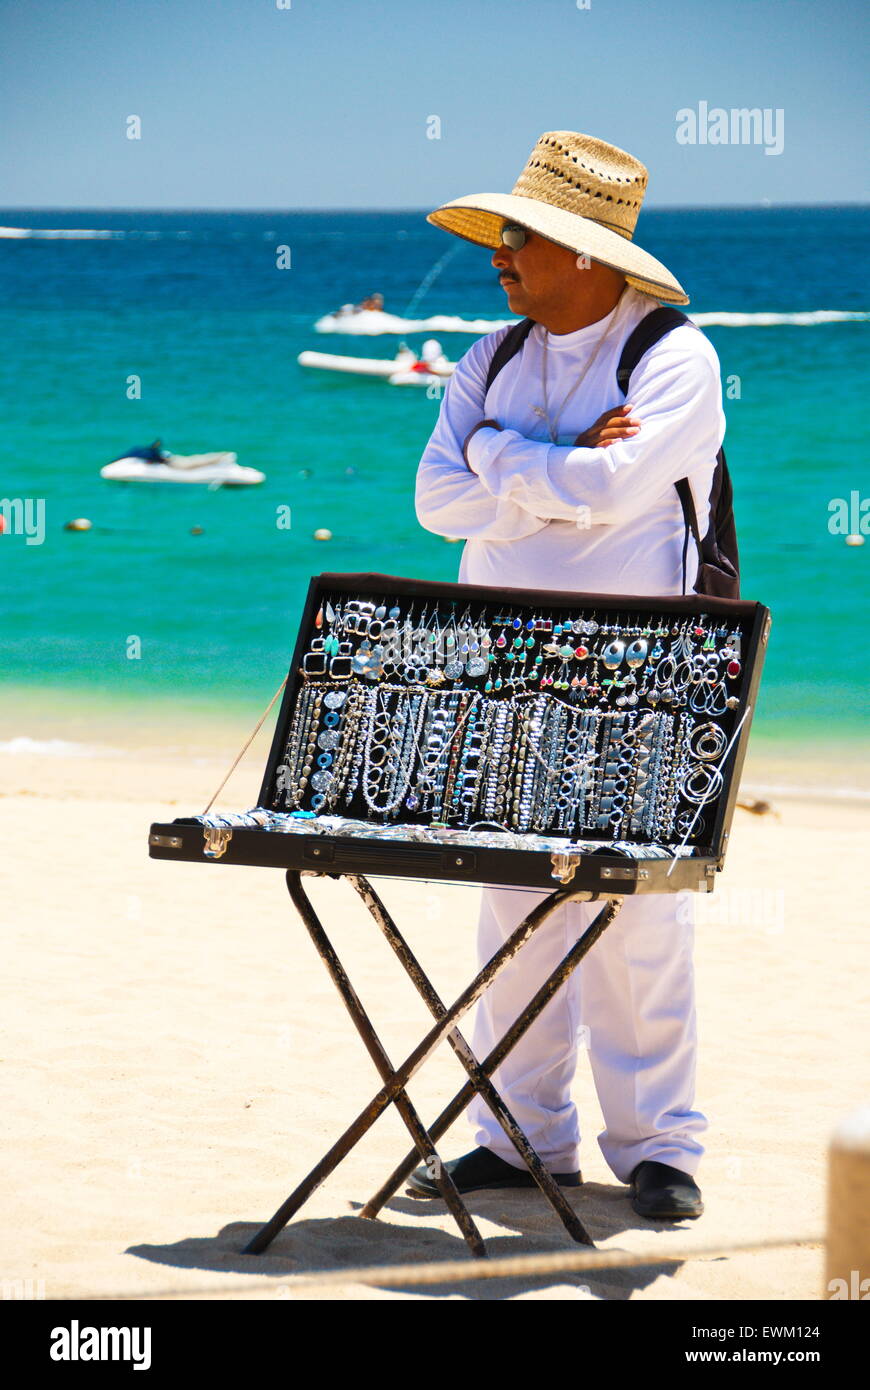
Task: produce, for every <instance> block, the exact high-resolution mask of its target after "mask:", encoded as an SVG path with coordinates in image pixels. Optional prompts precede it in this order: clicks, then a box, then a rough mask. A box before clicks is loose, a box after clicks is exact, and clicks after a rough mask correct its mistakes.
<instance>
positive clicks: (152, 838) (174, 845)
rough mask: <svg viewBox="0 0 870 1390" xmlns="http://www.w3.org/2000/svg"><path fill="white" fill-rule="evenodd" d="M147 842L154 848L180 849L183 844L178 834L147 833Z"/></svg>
mask: <svg viewBox="0 0 870 1390" xmlns="http://www.w3.org/2000/svg"><path fill="white" fill-rule="evenodd" d="M148 843H149V845H153V846H154V847H155V849H182V848H183V846H184V841H183V840H182V838H181V836H180V835H149V836H148Z"/></svg>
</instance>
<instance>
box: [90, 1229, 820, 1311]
mask: <svg viewBox="0 0 870 1390" xmlns="http://www.w3.org/2000/svg"><path fill="white" fill-rule="evenodd" d="M824 1240H825V1237H824V1233H820V1234H817V1235H802V1236H774V1237H772V1238H771V1239H769V1240H756V1241H745V1242H741V1243H739V1244H734V1245H704V1246H696V1247H694V1249H683V1250H644V1251H641V1252H639V1253H637V1252H633V1251H630V1250H591V1251H590V1250H586V1251H584V1250H556V1251H554V1252H553V1253H552V1254H548V1255H513V1256H505V1257H503V1258H500V1259H496V1260H489V1259H484V1260H472V1259H467V1260H440V1261H436V1262H433V1263H430V1264H423V1263H421V1264H404V1265H362V1266H360V1267H358V1268H356V1269H353V1268H351V1269H330V1270H313V1271H312V1272H311V1273H310V1274H298V1275H297V1274H293V1273H289V1272H288V1274H287V1275H285V1276H284V1278H285V1282H284V1283H282V1282H281V1279H280V1278H279V1277H277V1276H276V1277H274V1278H272V1279H269V1280H268V1281H265V1280H262V1279H259V1280H257V1281H256V1282H254V1281H252V1280H249V1281H248V1282H247V1283H245V1284H211V1285H208V1286H207V1287H206V1286H203V1287H197V1288H188V1289H177V1288H176V1289H164V1290H161V1291H159V1292H156V1293H147V1292H145V1291H139V1292H137V1293H131V1294H97V1295H93V1294H91V1295H88V1298H89V1300H91V1299H94V1300H96V1301H99V1300H100V1299H101V1298H105V1299H110V1300H112V1301H120V1300H122V1299H125V1298H135V1299H142V1298H147V1299H157V1298H164V1299H168V1298H200V1297H202V1296H203V1294H239V1293H256V1292H257V1291H258V1290H263V1291H264V1292H269V1293H271V1294H272V1295H273V1297H280V1296H281V1295H282V1294H283V1295H284V1296H287V1295H289V1293H290V1290H291V1289H293V1290H295V1289H303V1288H323V1287H328V1286H329V1285H333V1286H334V1285H336V1284H374V1285H382V1284H389V1285H401V1286H404V1287H413V1286H415V1285H416V1286H420V1285H424V1284H459V1283H468V1282H470V1281H472V1280H476V1279H512V1278H519V1277H525V1278H537V1277H541V1276H544V1275H548V1274H576V1273H581V1272H584V1273H585V1272H590V1273H591V1272H594V1271H595V1270H601V1269H637V1268H643V1267H644V1266H651V1265H661V1264H682V1263H683V1262H685V1261H689V1260H701V1259H708V1260H709V1259H717V1258H721V1257H722V1256H725V1255H743V1254H754V1253H755V1252H756V1251H759V1250H779V1249H782V1248H783V1247H784V1246H793V1245H820V1244H823V1243H824Z"/></svg>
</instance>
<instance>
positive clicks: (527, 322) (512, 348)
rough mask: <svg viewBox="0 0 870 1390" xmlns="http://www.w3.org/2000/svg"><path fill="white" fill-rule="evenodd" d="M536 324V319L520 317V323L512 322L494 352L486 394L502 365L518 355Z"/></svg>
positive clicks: (488, 374)
mask: <svg viewBox="0 0 870 1390" xmlns="http://www.w3.org/2000/svg"><path fill="white" fill-rule="evenodd" d="M534 326H535V320H534V319H520V321H519V323H515V324H512V325H511V327H510V328H509V329H508V331H507V333H505V335H504V337H503V338H502V340H501V342H500V343H499V345H498V347H497V348H496V350H495V352H494V353H493V357H492V361H491V362H490V364H489V371H488V372H487V375H486V387H485V389H484V396H485V395H486V392H487V391H488V390H489V388H490V386H491V385H492V383H493V382H494V381H495V379H496V377H497V376H498V374H499V372H500V371H501V369H502V367H504V366H505V365H506V363H508V362H509V361H510V360H511V358H512V357H514V356H516V354H517V353H518V352H519V351H520V348H521V347H522V345H523V343H524V342H525V341H526V338H528V336H529V334H530V333H531V331H532V329H533V328H534Z"/></svg>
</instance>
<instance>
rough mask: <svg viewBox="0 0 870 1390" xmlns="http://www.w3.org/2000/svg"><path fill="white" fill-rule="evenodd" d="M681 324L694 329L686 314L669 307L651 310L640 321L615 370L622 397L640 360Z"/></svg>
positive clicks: (628, 339)
mask: <svg viewBox="0 0 870 1390" xmlns="http://www.w3.org/2000/svg"><path fill="white" fill-rule="evenodd" d="M683 323H691V324H692V327H693V328H694V327H695V325H694V324H693V323H692V320H691V319H690V318H689V317H688V316H687V315H686V314H681V313H680V311H679V309H673V308H671V307H670V306H669V305H662V306H661V307H660V308H658V309H653V311H652V313H651V314H647V316H646V318H643V319H641V321H640V323H639V324H638V325H637V327H636V328H635V330H634V332H633V333H630V334H629V336H628V337H627V338H626V340H625V344H624V346H623V349H622V356H621V357H620V359H619V366H618V367H617V369H616V384H617V386H618V387H619V389H620V391H621V392H622V394H623V395H624V396H625V395H627V394H628V381H629V377H630V376H631V374H632V372H633V371H634V369H635V367H636V366H637V364H638V362H639V361H640V359H641V358H642V357H643V356H644V355H645V354H646V353H647V352H649V350H650V348H651V347H654V346H655V344H656V343H657V342H658V340H659V338H663V337H664V336H665V334H666V333H670V331H671V329H672V328H679V326H680V324H683Z"/></svg>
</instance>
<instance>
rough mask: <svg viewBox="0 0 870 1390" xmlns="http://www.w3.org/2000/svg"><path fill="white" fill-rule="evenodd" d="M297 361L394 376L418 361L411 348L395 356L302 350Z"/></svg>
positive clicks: (334, 369)
mask: <svg viewBox="0 0 870 1390" xmlns="http://www.w3.org/2000/svg"><path fill="white" fill-rule="evenodd" d="M296 361H297V362H298V363H299V365H300V367H315V368H317V369H318V370H319V371H322V372H349V373H350V374H351V375H352V376H382V377H389V376H392V375H393V373H394V372H398V371H407V370H408V368H409V367H412V366H413V365H414V363H415V362H416V361H417V354H416V353H415V352H412V351H411V349H410V348H404V349H401V350H400V351H399V352H398V353H397V354H396V356H395V357H391V358H389V359H384V358H381V357H340V356H338V355H337V354H336V353H334V352H300V354H299V356H298V357H297V359H296Z"/></svg>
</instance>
